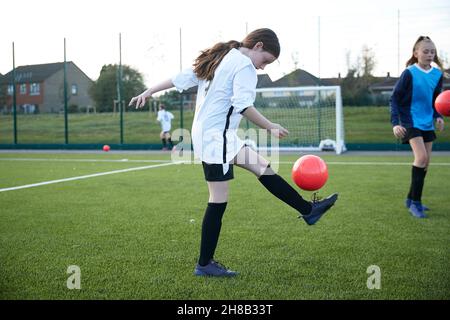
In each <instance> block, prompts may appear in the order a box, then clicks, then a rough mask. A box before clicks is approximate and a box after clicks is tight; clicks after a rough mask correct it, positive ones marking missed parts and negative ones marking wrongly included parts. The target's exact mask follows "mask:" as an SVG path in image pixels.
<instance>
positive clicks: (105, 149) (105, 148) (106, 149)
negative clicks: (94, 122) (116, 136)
mask: <svg viewBox="0 0 450 320" xmlns="http://www.w3.org/2000/svg"><path fill="white" fill-rule="evenodd" d="M110 149H111V148H110V146H108V145H107V144H105V145H104V146H103V151H106V152H108V151H109V150H110Z"/></svg>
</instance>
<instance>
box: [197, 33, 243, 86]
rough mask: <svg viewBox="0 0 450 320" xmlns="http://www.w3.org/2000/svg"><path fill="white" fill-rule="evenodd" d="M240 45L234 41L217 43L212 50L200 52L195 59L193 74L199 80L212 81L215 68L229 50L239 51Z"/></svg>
mask: <svg viewBox="0 0 450 320" xmlns="http://www.w3.org/2000/svg"><path fill="white" fill-rule="evenodd" d="M240 46H241V43H240V42H238V41H235V40H231V41H228V42H219V43H217V44H215V45H214V46H213V47H212V48H209V49H206V50H204V51H202V53H201V54H200V55H199V56H198V57H197V59H195V62H194V73H195V74H196V75H197V77H198V78H199V79H206V80H212V79H213V78H214V72H215V71H216V68H217V66H218V65H219V64H220V62H221V61H222V59H223V57H225V55H226V54H227V53H228V52H230V50H231V49H233V48H235V49H239V47H240Z"/></svg>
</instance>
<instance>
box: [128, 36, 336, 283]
mask: <svg viewBox="0 0 450 320" xmlns="http://www.w3.org/2000/svg"><path fill="white" fill-rule="evenodd" d="M279 54H280V44H279V42H278V37H277V35H276V34H275V32H273V31H272V30H270V29H267V28H262V29H257V30H254V31H253V32H251V33H249V34H248V35H247V37H245V39H244V40H243V41H242V42H238V41H234V40H232V41H228V42H220V43H217V44H215V45H214V46H212V47H211V48H209V49H206V50H204V51H202V53H201V54H200V55H199V56H198V57H197V59H196V60H195V62H194V65H193V68H189V69H186V70H183V71H182V72H180V73H179V74H177V75H176V76H175V77H173V78H172V79H168V80H166V81H163V82H161V83H159V84H156V85H155V86H153V87H150V88H149V89H147V90H146V91H144V92H143V93H142V94H140V95H139V96H136V97H134V98H132V99H131V101H130V105H132V104H136V108H140V107H142V106H143V105H144V104H145V102H146V100H147V99H148V98H149V97H151V96H152V94H154V93H156V92H159V91H161V90H165V89H169V88H172V87H176V88H177V89H178V90H180V91H183V90H187V89H189V88H191V87H194V86H198V90H197V101H196V107H195V115H194V120H193V123H192V143H193V147H194V153H195V155H196V157H198V158H199V159H200V160H201V161H202V165H203V172H204V176H205V180H206V182H207V184H208V190H209V201H208V204H207V206H206V211H205V215H204V218H203V223H202V233H201V242H200V257H199V260H198V264H197V265H196V266H195V271H194V274H195V275H197V276H216V277H232V276H235V275H236V274H237V273H236V272H235V271H232V270H229V269H227V268H226V267H224V266H223V265H222V264H220V263H218V262H217V261H216V260H214V252H215V250H216V246H217V243H218V240H219V235H220V230H221V226H222V217H223V214H224V213H225V209H226V207H227V203H228V188H229V181H230V180H231V179H233V177H234V174H233V166H234V165H236V166H238V167H241V168H243V169H245V170H248V171H249V172H251V173H253V174H254V175H255V176H256V177H257V178H258V180H259V182H261V184H262V185H263V186H264V187H265V188H266V189H267V190H268V191H270V192H271V193H272V194H273V195H274V196H276V197H277V198H279V199H280V200H282V201H284V202H285V203H286V204H288V205H289V206H291V207H292V208H294V209H295V210H296V211H297V212H298V213H299V214H300V217H302V218H303V219H304V220H305V222H306V223H307V224H308V225H313V224H315V223H316V222H317V221H318V220H319V219H320V218H321V217H322V215H323V214H324V213H325V212H326V211H328V209H330V208H331V206H333V204H334V203H335V202H336V200H337V197H338V195H337V194H333V195H331V196H330V197H328V198H326V199H324V200H321V201H318V202H313V203H311V202H309V201H306V200H304V199H303V198H302V196H301V195H300V194H298V193H297V191H296V190H295V189H294V188H292V187H291V186H290V184H289V183H288V182H287V181H285V180H284V179H283V178H282V177H281V176H279V175H278V174H276V173H275V172H274V171H273V169H272V168H271V166H270V163H269V161H268V160H266V159H265V158H263V157H262V156H261V155H260V154H258V153H256V151H254V150H253V149H251V148H249V147H248V146H246V145H245V143H244V141H242V140H241V139H239V137H238V136H237V129H238V128H239V122H240V120H241V118H242V117H243V116H244V117H246V118H247V119H249V120H250V121H252V122H253V123H255V124H256V125H257V126H259V127H260V128H263V129H266V130H268V131H270V132H271V133H272V134H273V135H274V136H276V137H278V138H283V137H285V136H287V135H288V131H287V130H286V129H285V128H283V127H282V126H281V125H279V124H276V123H273V122H271V121H269V120H268V119H267V118H265V117H264V116H263V115H262V114H260V113H259V112H258V111H257V110H256V108H255V107H254V106H253V103H254V100H255V96H256V84H257V80H258V78H257V73H256V70H257V69H260V70H263V69H264V68H265V66H266V65H268V64H270V63H272V62H273V61H275V60H276V59H278V56H279ZM250 159H252V160H250Z"/></svg>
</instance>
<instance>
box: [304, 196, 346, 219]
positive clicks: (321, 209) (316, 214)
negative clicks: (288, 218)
mask: <svg viewBox="0 0 450 320" xmlns="http://www.w3.org/2000/svg"><path fill="white" fill-rule="evenodd" d="M337 198H338V194H337V193H334V194H332V195H331V196H329V197H328V198H325V199H323V200H321V201H317V202H312V203H311V205H312V210H311V213H310V214H307V215H304V216H300V217H301V218H303V219H304V220H305V222H306V223H307V224H308V225H310V226H311V225H313V224H315V223H316V222H317V221H319V219H320V218H321V217H322V216H323V215H324V214H325V212H327V211H328V209H330V208H331V207H332V206H333V205H334V203H335V202H336V200H337Z"/></svg>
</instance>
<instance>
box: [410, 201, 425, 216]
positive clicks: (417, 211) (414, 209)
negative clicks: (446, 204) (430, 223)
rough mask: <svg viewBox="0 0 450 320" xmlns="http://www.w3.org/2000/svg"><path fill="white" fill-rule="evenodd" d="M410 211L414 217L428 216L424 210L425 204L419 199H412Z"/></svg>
mask: <svg viewBox="0 0 450 320" xmlns="http://www.w3.org/2000/svg"><path fill="white" fill-rule="evenodd" d="M409 213H411V215H412V216H413V217H416V218H419V219H423V218H426V217H427V216H426V214H425V213H424V212H423V206H422V205H421V203H420V202H419V201H411V205H410V206H409Z"/></svg>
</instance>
